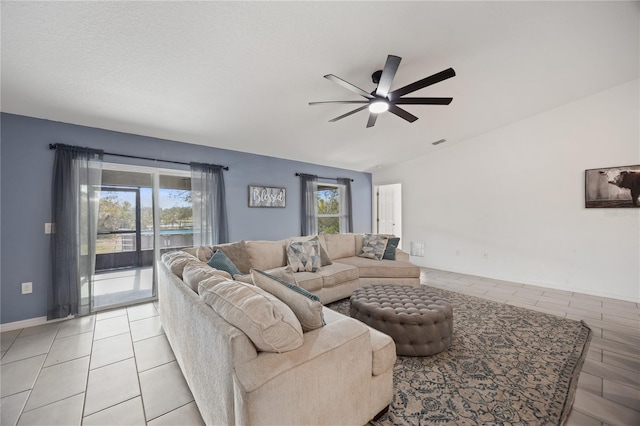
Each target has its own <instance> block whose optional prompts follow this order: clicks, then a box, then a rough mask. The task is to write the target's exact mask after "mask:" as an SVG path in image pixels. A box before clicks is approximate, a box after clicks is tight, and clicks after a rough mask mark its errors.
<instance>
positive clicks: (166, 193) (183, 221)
mask: <svg viewBox="0 0 640 426" xmlns="http://www.w3.org/2000/svg"><path fill="white" fill-rule="evenodd" d="M191 245H193V224H192V210H191V178H190V173H189V172H187V171H179V170H168V169H156V168H149V167H141V166H129V165H121V164H110V163H105V164H104V165H103V171H102V188H101V192H100V200H99V208H98V235H97V238H96V267H95V275H94V279H93V289H92V292H91V294H92V301H91V310H92V311H94V312H96V311H101V310H104V309H111V308H115V307H121V306H128V305H132V304H136V303H141V302H145V301H150V300H154V299H155V298H156V294H157V293H156V288H157V279H156V273H155V262H156V261H158V260H159V259H160V256H161V255H162V254H163V253H165V252H167V251H170V250H176V249H180V248H182V247H186V246H191Z"/></svg>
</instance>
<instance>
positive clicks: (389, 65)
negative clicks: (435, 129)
mask: <svg viewBox="0 0 640 426" xmlns="http://www.w3.org/2000/svg"><path fill="white" fill-rule="evenodd" d="M401 60H402V58H400V57H399V56H394V55H389V56H388V57H387V62H386V63H385V64H384V69H383V70H379V71H376V72H374V73H373V74H372V75H371V79H372V80H373V82H374V83H375V84H377V85H378V86H377V88H376V89H375V90H374V91H373V92H371V93H368V92H366V91H365V90H362V89H361V88H359V87H357V86H354V85H353V84H351V83H349V82H347V81H344V80H342V79H341V78H339V77H336V76H335V75H333V74H327V75H325V76H324V78H326V79H327V80H331V81H333V82H335V83H338V84H339V85H340V86H342V87H344V88H345V89H348V90H350V91H352V92H354V93H357V94H358V95H360V96H362V97H364V98H365V99H366V100H357V101H324V102H309V105H323V104H364V105H363V106H361V107H359V108H356V109H354V110H353V111H349V112H348V113H346V114H342V115H341V116H339V117H336V118H334V119H332V120H329V122H332V123H333V122H335V121H338V120H342V119H343V118H345V117H348V116H350V115H351V114H355V113H356V112H360V111H362V110H363V109H365V108H369V121H367V127H373V126H374V125H375V124H376V120H377V118H378V114H380V113H383V112H385V111H389V112H390V113H392V114H395V115H397V116H398V117H400V118H403V119H405V120H407V121H408V122H410V123H413V122H414V121H416V120H417V119H418V117H416V116H415V115H413V114H411V113H409V112H407V111H406V110H404V109H402V108H400V107H399V106H398V105H449V104H450V103H451V101H452V100H453V98H403V97H402V96H404V95H407V94H409V93H412V92H415V91H416V90H420V89H422V88H425V87H427V86H431V85H432V84H436V83H439V82H441V81H443V80H446V79H448V78H451V77H454V76H455V75H456V72H455V71H454V70H453V68H448V69H446V70H444V71H440V72H439V73H436V74H433V75H431V76H429V77H426V78H423V79H422V80H418V81H416V82H413V83H411V84H408V85H406V86H404V87H401V88H399V89H396V90H394V91H392V92H389V90H390V89H391V83H392V82H393V78H394V77H395V75H396V71H398V66H400V61H401Z"/></svg>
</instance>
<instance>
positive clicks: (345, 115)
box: [329, 105, 368, 123]
mask: <svg viewBox="0 0 640 426" xmlns="http://www.w3.org/2000/svg"><path fill="white" fill-rule="evenodd" d="M367 106H368V105H364V106H361V107H360V108H356V109H354V110H353V111H349V112H348V113H346V114H342V115H341V116H340V117H336V118H334V119H333V120H329V123H335V122H336V121H338V120H342V119H343V118H345V117H348V116H350V115H351V114H355V113H356V112H360V111H362V110H363V109H365V108H367Z"/></svg>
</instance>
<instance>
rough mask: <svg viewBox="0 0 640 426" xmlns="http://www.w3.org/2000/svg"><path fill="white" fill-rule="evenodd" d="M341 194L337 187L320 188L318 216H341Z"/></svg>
mask: <svg viewBox="0 0 640 426" xmlns="http://www.w3.org/2000/svg"><path fill="white" fill-rule="evenodd" d="M339 213H340V194H339V193H338V188H337V187H335V186H334V187H331V186H318V214H319V215H321V214H339Z"/></svg>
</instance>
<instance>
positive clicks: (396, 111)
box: [389, 104, 418, 123]
mask: <svg viewBox="0 0 640 426" xmlns="http://www.w3.org/2000/svg"><path fill="white" fill-rule="evenodd" d="M389 112H390V113H392V114H395V115H397V116H398V117H400V118H404V119H405V120H407V121H408V122H409V123H413V122H414V121H416V120H417V119H418V117H416V116H415V115H413V114H410V113H409V112H407V111H405V110H403V109H402V108H400V107H398V106H395V105H394V104H389Z"/></svg>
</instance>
